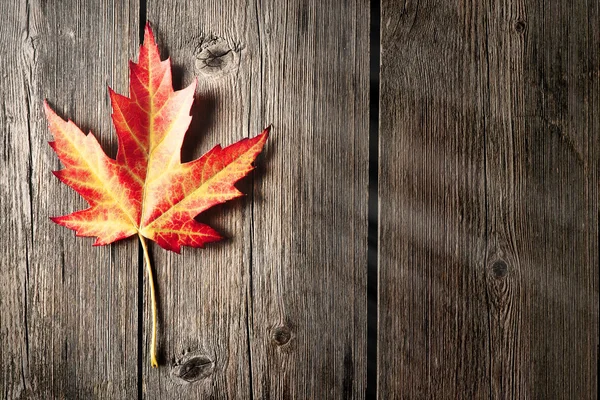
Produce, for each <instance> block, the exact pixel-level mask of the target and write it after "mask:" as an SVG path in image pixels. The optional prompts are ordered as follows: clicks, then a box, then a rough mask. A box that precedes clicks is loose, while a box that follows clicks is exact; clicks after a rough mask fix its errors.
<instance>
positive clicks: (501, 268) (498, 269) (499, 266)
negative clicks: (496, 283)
mask: <svg viewBox="0 0 600 400" xmlns="http://www.w3.org/2000/svg"><path fill="white" fill-rule="evenodd" d="M492 273H493V274H494V276H495V277H496V278H504V277H505V276H506V275H508V265H507V264H506V262H504V261H503V260H498V261H496V262H495V263H494V264H492Z"/></svg>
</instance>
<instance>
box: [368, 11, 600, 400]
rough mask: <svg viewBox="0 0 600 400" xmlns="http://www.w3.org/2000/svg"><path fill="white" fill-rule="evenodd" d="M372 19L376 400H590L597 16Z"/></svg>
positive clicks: (594, 341) (405, 14)
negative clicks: (376, 65) (377, 36)
mask: <svg viewBox="0 0 600 400" xmlns="http://www.w3.org/2000/svg"><path fill="white" fill-rule="evenodd" d="M560 3H561V2H558V3H552V5H550V4H549V3H545V2H535V1H528V0H523V1H520V0H512V1H509V0H506V1H502V2H487V1H485V2H479V1H478V2H441V1H416V2H398V1H386V2H384V3H383V4H382V32H381V35H382V69H381V120H380V124H381V132H380V180H379V187H380V221H379V223H380V236H379V237H380V241H379V249H380V250H379V251H380V253H379V267H380V279H379V290H380V292H379V341H378V350H379V354H378V357H379V359H378V365H379V385H378V390H379V395H380V396H379V397H381V398H396V397H398V398H399V397H405V398H422V397H432V398H484V397H485V398H488V397H492V398H528V397H533V398H593V397H595V396H596V395H597V386H596V377H597V365H596V364H595V362H594V360H597V345H598V317H597V315H598V303H597V299H598V268H597V267H598V144H599V143H598V141H599V130H598V114H599V113H598V110H599V108H598V93H599V91H598V74H597V71H598V66H599V65H598V47H599V46H598V33H599V32H598V5H597V4H595V5H592V6H589V4H588V5H585V4H583V3H574V4H572V5H566V4H560Z"/></svg>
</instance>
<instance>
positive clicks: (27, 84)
mask: <svg viewBox="0 0 600 400" xmlns="http://www.w3.org/2000/svg"><path fill="white" fill-rule="evenodd" d="M25 10H26V19H25V24H26V25H25V32H26V37H27V39H26V40H28V41H31V46H32V47H33V46H34V44H33V41H32V38H31V36H30V32H29V29H30V27H29V24H30V18H31V10H30V3H29V1H27V3H26V8H25ZM33 51H34V57H35V47H33ZM28 69H29V71H28V72H29V76H28V77H27V78H26V79H25V80H24V84H25V96H26V99H25V100H26V103H27V107H26V111H27V115H26V117H27V140H28V146H29V157H28V165H27V182H28V185H29V187H28V188H29V230H30V239H31V246H33V243H34V233H33V228H34V224H33V145H32V141H31V138H32V136H31V95H30V89H31V86H30V84H31V78H32V66H31V63H28ZM30 257H31V252H30V249H29V245H28V244H27V243H26V245H25V282H23V326H24V328H25V332H24V334H25V335H24V336H25V337H24V340H25V354H26V356H27V358H26V359H25V360H22V361H21V378H22V379H23V387H24V388H25V389H27V387H28V386H29V385H28V383H27V380H26V371H25V365H24V363H25V362H26V363H27V369H29V326H28V319H29V306H28V302H29V296H28V290H29V271H30V262H31V260H30ZM28 373H29V371H27V374H28Z"/></svg>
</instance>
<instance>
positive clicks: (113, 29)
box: [0, 1, 139, 399]
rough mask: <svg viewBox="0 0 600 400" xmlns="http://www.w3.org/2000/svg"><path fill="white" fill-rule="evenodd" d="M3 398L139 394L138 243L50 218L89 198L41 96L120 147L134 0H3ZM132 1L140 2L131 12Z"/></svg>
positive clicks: (134, 32)
mask: <svg viewBox="0 0 600 400" xmlns="http://www.w3.org/2000/svg"><path fill="white" fill-rule="evenodd" d="M2 7H3V8H4V11H3V15H6V16H7V19H3V23H2V27H1V28H0V29H1V34H0V40H1V41H2V42H1V44H2V50H0V51H1V52H2V57H0V58H1V59H2V69H1V71H2V75H3V76H2V79H1V80H0V88H1V89H2V95H1V96H2V97H1V102H2V109H1V110H2V111H1V116H0V131H1V132H2V135H1V138H0V141H2V148H3V149H4V150H3V156H2V168H3V171H5V172H7V173H3V174H2V178H1V179H2V214H1V217H0V218H1V219H2V240H0V246H2V248H1V252H0V257H1V260H0V268H1V269H2V273H1V274H2V285H0V302H1V307H2V316H1V317H0V342H1V343H2V346H0V347H1V348H2V350H0V351H2V353H1V357H0V358H1V359H2V363H0V389H1V390H0V393H1V394H0V396H2V398H9V399H13V398H36V399H50V398H133V397H135V396H137V380H138V378H137V376H138V372H137V364H138V358H139V357H138V315H137V314H138V312H137V309H138V305H137V302H138V265H139V262H138V244H137V243H136V242H135V241H127V242H123V243H120V244H117V245H114V246H111V247H102V248H93V247H92V246H91V245H92V243H93V240H92V239H81V238H75V235H74V234H73V232H71V231H68V230H66V229H64V228H61V227H59V226H57V225H55V224H53V223H52V222H51V221H50V220H49V216H52V215H62V214H65V213H69V212H72V211H75V210H78V209H82V208H85V206H86V205H85V203H84V202H83V201H82V200H81V199H80V198H79V197H78V196H77V195H76V194H75V193H74V192H73V191H71V190H70V189H69V188H67V187H66V186H64V185H62V184H61V183H60V182H59V181H58V180H57V179H56V178H55V177H54V176H53V175H52V174H51V171H52V170H58V169H59V168H60V164H59V161H58V158H57V157H56V155H55V154H54V152H53V151H52V149H51V148H50V146H48V141H49V140H51V135H50V133H49V131H48V128H47V125H46V122H45V117H44V115H43V110H42V101H43V99H44V98H48V100H49V102H50V104H51V105H52V106H53V107H54V108H55V109H56V110H57V111H58V112H59V114H60V115H62V116H63V117H65V118H67V117H68V118H71V119H72V120H74V121H75V122H76V123H77V124H79V126H80V127H82V129H83V130H84V131H87V130H90V129H91V130H93V132H94V133H95V134H96V135H97V137H98V138H99V140H100V142H101V144H102V145H103V146H104V148H105V149H107V150H108V151H109V152H112V154H113V155H114V154H115V152H116V139H115V136H114V134H113V132H112V126H111V122H110V113H111V111H110V106H109V100H108V93H107V90H106V85H107V84H108V85H111V86H112V87H113V88H115V89H116V90H119V91H126V90H127V87H128V72H127V60H128V59H130V58H132V57H133V55H134V54H135V53H136V51H137V47H138V40H139V39H138V32H139V27H138V18H137V17H138V15H137V13H138V11H137V10H138V8H139V4H138V2H137V1H132V2H129V3H128V4H124V5H123V6H122V7H119V8H114V6H113V3H111V2H105V1H100V2H89V3H82V2H78V1H64V2H60V3H48V2H38V1H28V2H4V4H3V5H2ZM130 10H132V11H130Z"/></svg>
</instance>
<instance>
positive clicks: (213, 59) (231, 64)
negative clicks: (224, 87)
mask: <svg viewBox="0 0 600 400" xmlns="http://www.w3.org/2000/svg"><path fill="white" fill-rule="evenodd" d="M239 51H240V49H239V47H238V46H237V45H234V44H231V43H230V42H229V41H227V40H225V39H222V38H218V37H214V36H211V37H209V38H206V39H203V41H202V44H201V45H200V46H199V47H198V48H197V49H196V70H197V71H198V73H199V74H202V75H204V76H207V77H211V78H216V77H220V76H223V75H225V74H228V73H230V72H232V71H234V70H235V69H236V68H237V67H238V65H239Z"/></svg>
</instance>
